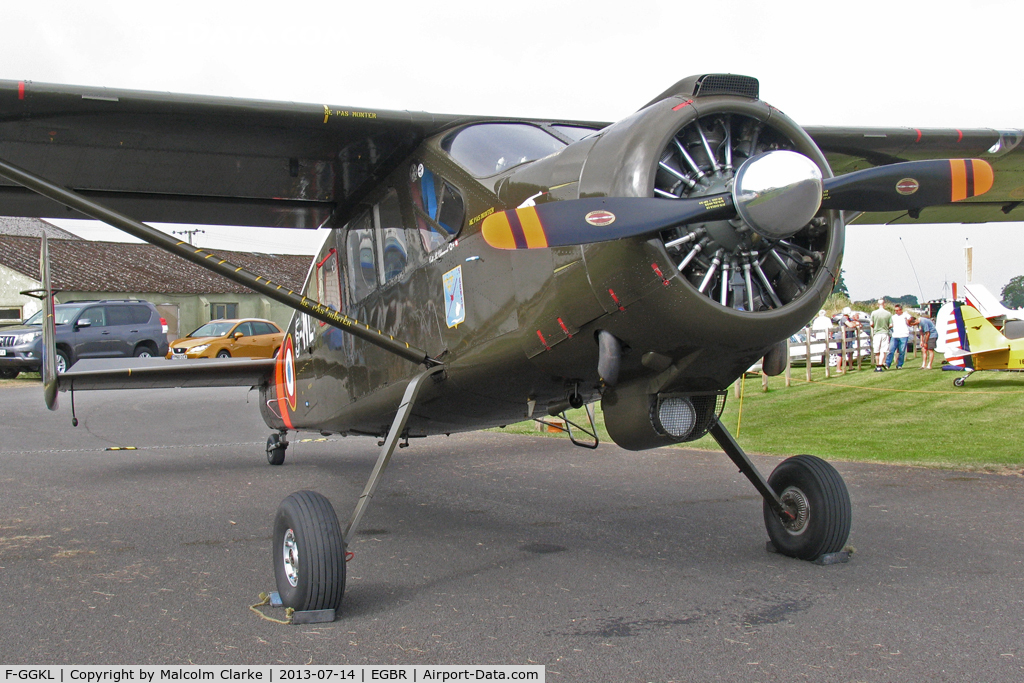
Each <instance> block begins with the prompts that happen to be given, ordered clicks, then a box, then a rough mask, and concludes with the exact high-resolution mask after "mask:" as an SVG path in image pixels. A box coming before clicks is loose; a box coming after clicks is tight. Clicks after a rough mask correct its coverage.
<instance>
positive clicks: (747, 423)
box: [507, 357, 1024, 472]
mask: <svg viewBox="0 0 1024 683" xmlns="http://www.w3.org/2000/svg"><path fill="white" fill-rule="evenodd" d="M919 365H920V359H919V358H918V359H913V358H910V357H908V358H907V363H906V365H905V366H904V368H903V369H902V370H898V371H897V370H889V371H887V372H878V373H876V372H873V368H871V367H870V366H868V365H865V366H864V368H865V369H863V370H861V371H859V372H858V371H856V370H854V371H851V372H849V373H847V374H845V375H833V377H831V378H829V379H826V378H825V375H824V370H823V369H822V368H815V369H814V371H813V374H812V377H813V381H811V382H807V381H806V375H805V371H804V368H802V367H800V368H794V369H793V372H792V377H793V381H792V386H790V387H788V388H787V387H786V385H785V378H784V377H783V376H779V377H770V378H769V379H768V391H767V392H764V391H762V388H761V378H760V376H748V377H747V378H746V380H745V381H744V382H743V383H742V386H743V395H742V402H741V401H740V399H738V398H737V397H736V393H735V387H734V388H732V389H730V390H729V397H728V400H727V402H726V407H725V412H723V413H722V422H723V423H724V424H725V426H726V427H727V428H728V429H729V430H730V431H731V432H732V433H733V435H734V436H736V439H737V441H739V443H740V445H741V446H743V448H744V449H745V450H747V451H749V452H751V453H771V454H777V455H795V454H798V453H811V454H813V455H818V456H821V457H823V458H825V459H826V460H861V461H876V462H889V463H898V464H904V465H918V466H927V467H948V468H956V469H976V470H993V471H1003V472H1005V471H1016V472H1021V470H1022V469H1024V448H1022V447H1021V429H1020V420H1021V416H1022V415H1024V373H1008V372H979V373H976V374H975V375H973V376H972V377H971V379H970V380H968V382H967V385H966V386H965V387H963V388H956V387H954V386H953V378H954V377H957V376H960V375H961V374H962V373H958V372H943V371H941V370H939V369H937V368H938V367H939V366H940V365H941V363H940V362H939V361H937V362H936V364H935V366H936V369H933V370H920V369H919V368H918V366H919ZM741 409H742V413H741ZM570 418H571V419H573V420H574V421H576V422H578V423H582V424H585V423H586V417H585V415H584V414H583V411H582V410H580V411H576V412H575V413H572V414H570ZM598 421H599V428H600V436H601V439H602V441H604V440H607V439H608V435H607V432H605V431H604V428H603V422H602V421H601V420H600V410H598ZM507 429H508V430H513V431H521V432H530V433H534V434H536V433H538V432H537V428H536V426H535V425H534V423H532V422H527V423H520V424H519V425H511V426H509V427H508V428H507ZM554 436H559V435H554ZM562 438H564V436H562ZM685 447H687V448H702V449H709V450H721V449H719V448H718V444H717V443H715V441H714V440H713V439H712V438H711V437H704V438H702V439H700V440H698V441H696V442H693V443H690V444H685Z"/></svg>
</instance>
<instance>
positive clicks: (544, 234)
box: [481, 194, 736, 249]
mask: <svg viewBox="0 0 1024 683" xmlns="http://www.w3.org/2000/svg"><path fill="white" fill-rule="evenodd" d="M735 215H736V209H735V206H734V205H733V200H732V195H730V194H717V195H709V196H706V197H700V198H694V199H654V198H646V197H590V198H586V199H566V200H563V201H558V202H548V203H546V204H538V205H536V206H529V207H523V208H519V209H509V210H508V211H502V212H500V213H495V214H491V215H490V216H488V217H487V218H485V219H484V222H483V225H482V226H481V232H482V233H483V236H484V241H486V242H487V244H489V245H491V246H492V247H494V248H495V249H544V248H547V247H567V246H574V245H577V244H591V243H593V242H605V241H608V240H617V239H623V238H626V237H635V236H638V235H645V234H648V233H654V232H658V231H659V230H665V229H667V228H671V227H673V226H676V225H682V224H684V223H692V222H694V221H698V220H699V221H706V220H718V219H722V218H732V217H733V216H735Z"/></svg>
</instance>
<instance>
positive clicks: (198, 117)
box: [0, 80, 460, 228]
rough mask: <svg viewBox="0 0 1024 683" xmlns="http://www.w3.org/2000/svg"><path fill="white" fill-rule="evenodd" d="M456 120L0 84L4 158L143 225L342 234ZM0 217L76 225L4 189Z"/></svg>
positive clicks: (44, 202) (34, 199)
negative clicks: (380, 184)
mask: <svg viewBox="0 0 1024 683" xmlns="http://www.w3.org/2000/svg"><path fill="white" fill-rule="evenodd" d="M458 120H460V119H459V118H458V117H454V116H442V115H434V114H426V113H415V112H405V111H382V110H368V109H357V108H349V107H338V106H333V105H326V104H296V103H289V102H269V101H259V100H242V99H232V98H223V97H222V98H218V97H203V96H195V95H174V94H168V93H155V92H140V91H128V90H110V89H106V88H94V87H75V86H65V85H46V84H40V83H32V82H28V81H3V80H0V159H3V160H5V161H7V162H9V163H11V164H14V165H16V166H20V167H22V168H25V169H26V170H28V171H30V172H32V173H35V174H37V175H39V176H42V177H44V178H47V179H48V180H50V181H52V182H54V183H57V184H59V185H62V186H65V187H68V188H70V189H73V190H76V191H79V192H80V193H82V194H83V195H85V196H87V197H89V198H91V199H94V200H96V201H100V202H102V203H104V204H106V205H107V206H109V207H110V208H112V209H115V210H117V211H121V212H122V213H125V214H127V215H130V216H132V217H133V218H136V219H138V220H142V221H155V222H167V223H199V224H210V225H251V226H267V227H291V228H317V227H320V226H321V225H324V224H327V225H332V224H337V223H341V222H344V221H345V220H346V219H347V216H348V214H349V213H350V211H351V210H353V208H354V207H355V205H356V204H357V203H358V202H359V201H360V200H361V198H362V197H363V195H364V194H365V193H366V192H367V191H368V190H369V189H370V188H371V187H373V186H374V184H375V183H376V182H377V181H378V180H379V179H380V178H381V177H383V176H384V175H385V174H387V173H388V172H390V171H391V170H392V169H393V168H394V167H395V166H396V165H397V164H398V163H399V162H400V161H401V160H402V159H404V158H405V157H406V156H407V155H408V154H409V153H410V152H411V151H412V150H413V149H415V147H416V146H417V145H418V144H419V143H420V141H421V140H422V139H423V138H424V137H425V136H427V135H429V134H430V133H433V132H435V131H437V130H440V129H442V128H443V127H445V126H447V125H450V124H452V123H454V122H456V121H458ZM0 213H2V214H3V215H9V216H23V217H38V218H81V217H82V216H80V215H79V214H77V213H73V212H70V211H69V210H68V209H67V208H65V207H64V206H62V205H60V204H57V203H56V202H53V201H51V200H49V199H45V198H42V197H40V196H39V195H37V194H36V193H34V192H32V191H29V190H26V189H25V188H22V187H20V186H16V185H14V184H11V183H9V182H8V181H6V180H0Z"/></svg>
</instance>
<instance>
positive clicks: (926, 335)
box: [918, 315, 939, 370]
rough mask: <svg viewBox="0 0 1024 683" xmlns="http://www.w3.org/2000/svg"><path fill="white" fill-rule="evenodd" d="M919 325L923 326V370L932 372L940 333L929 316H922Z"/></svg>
mask: <svg viewBox="0 0 1024 683" xmlns="http://www.w3.org/2000/svg"><path fill="white" fill-rule="evenodd" d="M918 324H919V325H920V326H921V350H922V354H921V369H922V370H931V369H932V361H933V360H935V345H936V344H937V343H938V341H939V331H938V330H937V329H936V328H935V323H933V322H932V319H931V318H929V317H928V316H924V315H922V316H921V317H920V318H919V319H918Z"/></svg>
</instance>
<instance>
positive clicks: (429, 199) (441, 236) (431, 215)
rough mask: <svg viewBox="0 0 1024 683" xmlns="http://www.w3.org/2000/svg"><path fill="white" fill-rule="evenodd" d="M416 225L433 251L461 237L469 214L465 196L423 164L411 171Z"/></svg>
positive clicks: (415, 166) (412, 168) (428, 247)
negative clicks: (463, 197) (464, 199)
mask: <svg viewBox="0 0 1024 683" xmlns="http://www.w3.org/2000/svg"><path fill="white" fill-rule="evenodd" d="M409 179H410V183H411V187H410V189H411V194H412V203H413V207H414V213H415V214H416V227H417V228H419V231H420V237H421V238H422V240H423V248H424V250H426V252H427V253H428V254H429V253H430V252H432V251H435V250H436V249H439V248H440V247H443V246H444V245H445V244H447V243H448V242H449V241H451V240H452V239H454V238H455V237H457V236H458V234H459V231H460V230H462V223H463V221H464V220H465V217H466V207H465V204H464V202H463V200H462V195H461V194H459V191H458V190H456V189H455V188H454V187H453V186H452V185H451V184H449V183H448V182H446V181H445V180H444V179H443V178H441V177H440V176H438V175H436V174H435V173H434V172H433V171H431V170H430V169H429V168H427V167H426V166H424V165H423V164H421V163H418V162H417V163H413V165H412V167H411V168H410V170H409Z"/></svg>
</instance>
